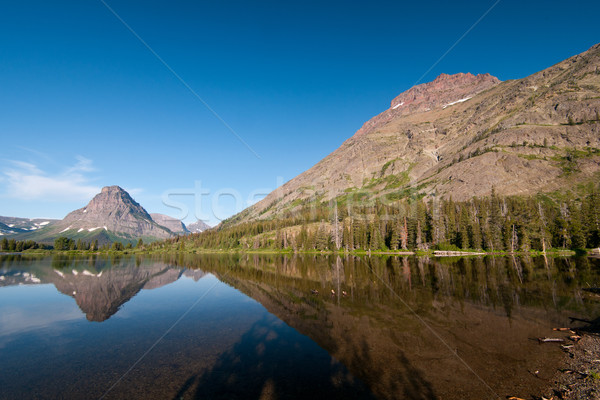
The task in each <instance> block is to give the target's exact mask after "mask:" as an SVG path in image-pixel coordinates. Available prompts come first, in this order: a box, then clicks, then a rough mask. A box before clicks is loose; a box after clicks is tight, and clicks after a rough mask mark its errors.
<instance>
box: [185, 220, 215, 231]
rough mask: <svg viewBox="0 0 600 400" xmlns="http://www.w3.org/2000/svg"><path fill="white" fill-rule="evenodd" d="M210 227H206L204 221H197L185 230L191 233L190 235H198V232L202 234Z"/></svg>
mask: <svg viewBox="0 0 600 400" xmlns="http://www.w3.org/2000/svg"><path fill="white" fill-rule="evenodd" d="M210 228H211V226H210V225H208V224H207V223H205V222H204V221H201V220H198V221H196V222H194V223H191V224H189V225H188V226H187V229H188V230H189V231H190V232H191V233H200V232H204V231H205V230H207V229H210Z"/></svg>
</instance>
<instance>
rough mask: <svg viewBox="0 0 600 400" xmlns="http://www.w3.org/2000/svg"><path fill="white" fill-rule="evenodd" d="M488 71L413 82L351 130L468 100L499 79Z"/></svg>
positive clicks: (370, 128) (362, 130) (363, 130)
mask: <svg viewBox="0 0 600 400" xmlns="http://www.w3.org/2000/svg"><path fill="white" fill-rule="evenodd" d="M500 82H501V81H500V79H498V78H496V77H495V76H492V75H490V74H478V75H473V74H472V73H470V72H467V73H463V72H459V73H457V74H452V75H449V74H443V73H442V74H440V75H439V76H438V77H437V78H435V79H434V80H433V81H431V82H427V83H421V84H419V85H416V86H413V87H412V88H410V89H408V90H407V91H405V92H402V93H400V94H399V95H398V96H396V97H395V98H394V99H393V100H392V101H391V103H390V108H389V109H387V110H386V111H384V112H382V113H381V114H379V115H377V116H375V117H373V118H371V119H370V120H369V121H367V122H365V124H364V125H363V126H362V127H361V128H360V129H359V130H358V131H357V132H356V133H355V134H354V136H361V135H364V134H367V133H369V132H372V131H373V130H374V129H375V128H377V127H380V126H382V125H383V124H385V123H387V122H389V121H391V120H392V119H394V118H397V117H399V116H402V115H409V114H414V113H419V112H426V111H430V110H433V109H436V108H446V107H448V106H451V105H454V104H457V103H462V102H464V101H467V100H470V99H471V98H472V97H473V96H475V95H477V94H479V93H481V92H483V91H484V90H487V89H490V88H492V87H494V86H496V85H498V84H499V83H500Z"/></svg>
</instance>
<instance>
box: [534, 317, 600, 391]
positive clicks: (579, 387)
mask: <svg viewBox="0 0 600 400" xmlns="http://www.w3.org/2000/svg"><path fill="white" fill-rule="evenodd" d="M572 331H574V332H576V335H577V336H581V339H578V340H577V341H576V342H575V343H565V344H566V345H564V346H563V347H562V349H563V351H564V353H565V354H564V356H563V358H562V360H561V362H560V364H559V365H558V366H557V370H556V373H555V374H554V377H553V378H552V382H551V384H550V386H549V387H548V389H547V390H545V392H544V393H543V394H542V397H541V398H542V399H544V398H545V399H563V400H578V399H600V325H599V323H598V322H597V321H596V322H595V323H592V324H591V325H590V326H589V327H583V328H572ZM569 334H570V332H569Z"/></svg>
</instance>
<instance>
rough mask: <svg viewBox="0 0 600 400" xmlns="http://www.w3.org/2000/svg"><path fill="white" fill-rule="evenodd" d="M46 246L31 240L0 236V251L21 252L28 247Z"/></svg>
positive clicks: (43, 247) (42, 247) (39, 247)
mask: <svg viewBox="0 0 600 400" xmlns="http://www.w3.org/2000/svg"><path fill="white" fill-rule="evenodd" d="M45 248H46V246H44V245H43V244H39V243H36V242H34V241H33V240H15V239H7V238H2V240H0V251H11V252H12V251H15V252H21V251H25V250H29V249H45Z"/></svg>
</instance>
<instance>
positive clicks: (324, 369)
mask: <svg viewBox="0 0 600 400" xmlns="http://www.w3.org/2000/svg"><path fill="white" fill-rule="evenodd" d="M597 287H600V262H599V260H596V259H589V258H548V259H545V258H543V257H540V258H535V259H531V258H511V257H496V258H492V257H486V258H414V257H409V258H401V257H388V258H376V257H371V258H356V257H350V258H339V257H335V256H329V257H312V256H299V257H293V256H290V257H284V256H254V255H250V256H245V255H244V256H241V255H240V256H185V257H183V256H182V257H178V256H177V257H171V258H169V257H166V258H155V257H118V258H104V257H99V256H98V257H96V256H93V257H86V258H81V257H75V258H68V257H64V256H63V257H54V258H28V257H25V256H18V255H17V256H15V255H13V256H10V255H5V256H0V365H1V366H2V373H1V374H0V398H2V399H21V398H36V399H94V398H97V399H99V398H105V399H132V398H157V399H180V398H183V399H306V398H311V397H312V398H345V399H351V398H367V399H370V398H382V399H388V398H389V399H437V398H443V399H463V398H478V399H483V398H495V397H496V396H498V397H501V398H505V396H507V395H511V396H518V397H529V395H531V394H539V393H540V390H541V389H542V388H544V387H546V386H547V385H548V384H549V383H550V382H551V380H552V376H553V374H554V373H555V371H556V368H557V365H558V362H559V359H560V357H561V356H562V352H561V350H560V347H559V346H558V345H556V344H544V345H540V344H538V342H537V338H538V337H552V336H557V332H553V331H552V328H553V327H563V326H570V321H569V317H578V318H589V319H595V318H597V317H598V316H599V314H600V297H598V295H597V294H595V293H594V291H591V290H589V289H591V288H597ZM562 336H564V334H563V335H562Z"/></svg>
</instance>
